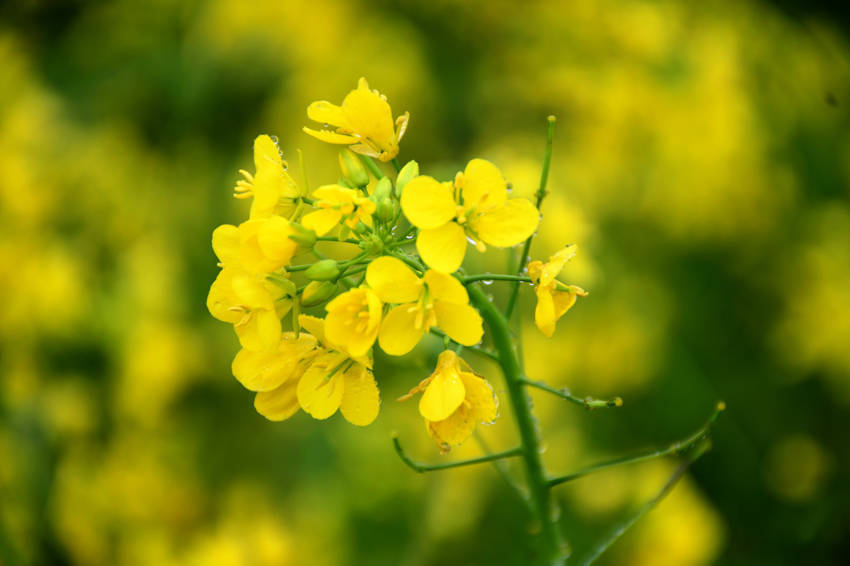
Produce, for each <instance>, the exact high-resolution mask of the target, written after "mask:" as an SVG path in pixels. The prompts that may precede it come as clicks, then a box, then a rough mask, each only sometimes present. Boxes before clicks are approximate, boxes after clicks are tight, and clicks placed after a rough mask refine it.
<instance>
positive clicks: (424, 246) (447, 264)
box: [416, 222, 466, 273]
mask: <svg viewBox="0 0 850 566" xmlns="http://www.w3.org/2000/svg"><path fill="white" fill-rule="evenodd" d="M416 251H418V252H419V255H420V257H422V260H423V261H424V262H425V263H426V264H428V266H429V267H432V268H434V269H436V270H437V271H442V272H443V273H452V272H454V271H457V269H458V268H459V267H460V265H461V263H463V256H464V255H465V254H466V234H465V233H464V231H463V228H462V227H461V226H460V225H459V224H456V223H455V222H447V223H446V224H443V225H442V226H440V227H439V228H434V229H431V230H420V231H419V235H418V236H417V238H416Z"/></svg>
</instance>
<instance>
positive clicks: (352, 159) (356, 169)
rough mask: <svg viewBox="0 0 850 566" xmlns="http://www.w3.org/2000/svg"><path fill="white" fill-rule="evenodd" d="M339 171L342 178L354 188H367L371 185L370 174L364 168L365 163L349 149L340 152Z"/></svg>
mask: <svg viewBox="0 0 850 566" xmlns="http://www.w3.org/2000/svg"><path fill="white" fill-rule="evenodd" d="M339 169H340V171H342V176H343V177H345V178H346V179H347V180H348V182H349V183H351V185H352V186H354V187H365V186H366V185H368V184H369V172H368V171H366V168H365V167H364V166H363V163H362V162H361V161H360V160H359V159H358V158H357V156H356V155H354V153H353V152H352V151H351V150H349V149H342V150H340V152H339Z"/></svg>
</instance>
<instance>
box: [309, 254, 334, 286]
mask: <svg viewBox="0 0 850 566" xmlns="http://www.w3.org/2000/svg"><path fill="white" fill-rule="evenodd" d="M304 275H306V276H307V279H312V280H313V281H327V280H328V279H335V278H336V276H337V275H339V265H338V264H337V262H336V260H335V259H323V260H321V261H317V262H316V263H314V264H313V265H311V266H310V267H309V268H307V271H305V272H304Z"/></svg>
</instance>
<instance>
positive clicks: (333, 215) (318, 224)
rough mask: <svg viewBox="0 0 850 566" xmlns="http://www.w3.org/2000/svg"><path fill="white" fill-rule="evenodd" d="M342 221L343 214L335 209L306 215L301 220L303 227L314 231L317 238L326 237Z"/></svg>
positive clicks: (325, 209)
mask: <svg viewBox="0 0 850 566" xmlns="http://www.w3.org/2000/svg"><path fill="white" fill-rule="evenodd" d="M340 220H342V212H340V211H339V210H336V209H333V208H323V209H320V210H316V211H314V212H311V213H310V214H307V215H305V216H304V218H302V219H301V225H302V226H304V227H305V228H307V229H308V230H313V231H314V232H315V233H316V235H317V236H324V235H325V234H327V233H328V232H330V231H331V230H332V229H333V228H334V227H335V226H336V225H337V224H339V221H340Z"/></svg>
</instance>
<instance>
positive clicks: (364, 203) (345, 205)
mask: <svg viewBox="0 0 850 566" xmlns="http://www.w3.org/2000/svg"><path fill="white" fill-rule="evenodd" d="M313 198H314V199H315V200H314V206H315V207H316V208H318V209H319V210H316V211H314V212H311V213H309V214H307V215H305V216H304V218H302V219H301V225H302V226H304V227H305V228H309V229H310V230H313V231H314V232H316V234H317V235H319V236H324V235H325V234H327V233H328V232H330V231H331V230H332V229H333V228H334V227H335V226H336V225H337V224H339V223H340V222H343V221H344V222H345V225H346V226H348V227H349V228H352V229H353V228H354V227H355V226H357V224H358V223H360V222H363V224H366V225H367V226H371V225H372V214H374V213H375V203H374V202H373V201H371V200H369V198H367V197H365V196H363V193H361V192H360V191H358V190H356V189H346V188H345V187H341V186H339V185H325V186H322V187H319V188H318V189H316V190H315V191H313Z"/></svg>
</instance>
